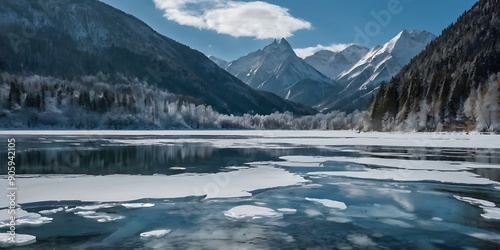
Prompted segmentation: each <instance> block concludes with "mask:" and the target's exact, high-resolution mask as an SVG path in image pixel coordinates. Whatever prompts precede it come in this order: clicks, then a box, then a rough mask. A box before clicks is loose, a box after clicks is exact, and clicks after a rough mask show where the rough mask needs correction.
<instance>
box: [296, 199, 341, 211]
mask: <svg viewBox="0 0 500 250" xmlns="http://www.w3.org/2000/svg"><path fill="white" fill-rule="evenodd" d="M306 200H308V201H312V202H315V203H319V204H321V205H323V206H325V207H328V208H334V209H339V210H346V209H347V206H346V204H345V203H344V202H341V201H334V200H328V199H314V198H306Z"/></svg>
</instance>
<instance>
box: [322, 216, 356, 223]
mask: <svg viewBox="0 0 500 250" xmlns="http://www.w3.org/2000/svg"><path fill="white" fill-rule="evenodd" d="M326 220H327V221H331V222H335V223H340V224H345V223H349V222H352V220H351V219H349V218H346V217H337V216H336V217H327V218H326Z"/></svg>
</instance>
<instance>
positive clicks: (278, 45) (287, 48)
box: [264, 38, 295, 55]
mask: <svg viewBox="0 0 500 250" xmlns="http://www.w3.org/2000/svg"><path fill="white" fill-rule="evenodd" d="M264 51H267V52H268V53H269V52H271V53H275V51H278V52H279V53H286V54H294V55H295V51H293V48H292V46H291V45H290V43H288V41H287V40H286V39H285V38H282V39H280V40H279V41H278V40H277V39H275V40H274V41H273V42H272V43H271V44H269V45H267V46H266V47H265V48H264Z"/></svg>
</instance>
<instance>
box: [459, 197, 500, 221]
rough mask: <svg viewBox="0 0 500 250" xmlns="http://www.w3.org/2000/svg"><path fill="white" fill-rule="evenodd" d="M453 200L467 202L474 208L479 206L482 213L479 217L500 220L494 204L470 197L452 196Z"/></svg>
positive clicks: (499, 211)
mask: <svg viewBox="0 0 500 250" xmlns="http://www.w3.org/2000/svg"><path fill="white" fill-rule="evenodd" d="M453 197H455V199H457V200H460V201H463V202H467V203H469V204H471V205H474V206H479V207H480V208H482V209H483V211H484V213H483V214H481V217H483V218H485V219H489V220H500V208H498V207H496V205H495V203H493V202H491V201H487V200H481V199H476V198H471V197H462V196H458V195H454V196H453Z"/></svg>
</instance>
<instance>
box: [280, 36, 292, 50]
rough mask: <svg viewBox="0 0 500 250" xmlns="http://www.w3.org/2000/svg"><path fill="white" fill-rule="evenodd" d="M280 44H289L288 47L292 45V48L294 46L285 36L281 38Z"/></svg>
mask: <svg viewBox="0 0 500 250" xmlns="http://www.w3.org/2000/svg"><path fill="white" fill-rule="evenodd" d="M280 45H282V46H288V47H290V48H291V47H292V46H291V45H290V43H288V41H287V40H286V39H285V38H281V40H280Z"/></svg>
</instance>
